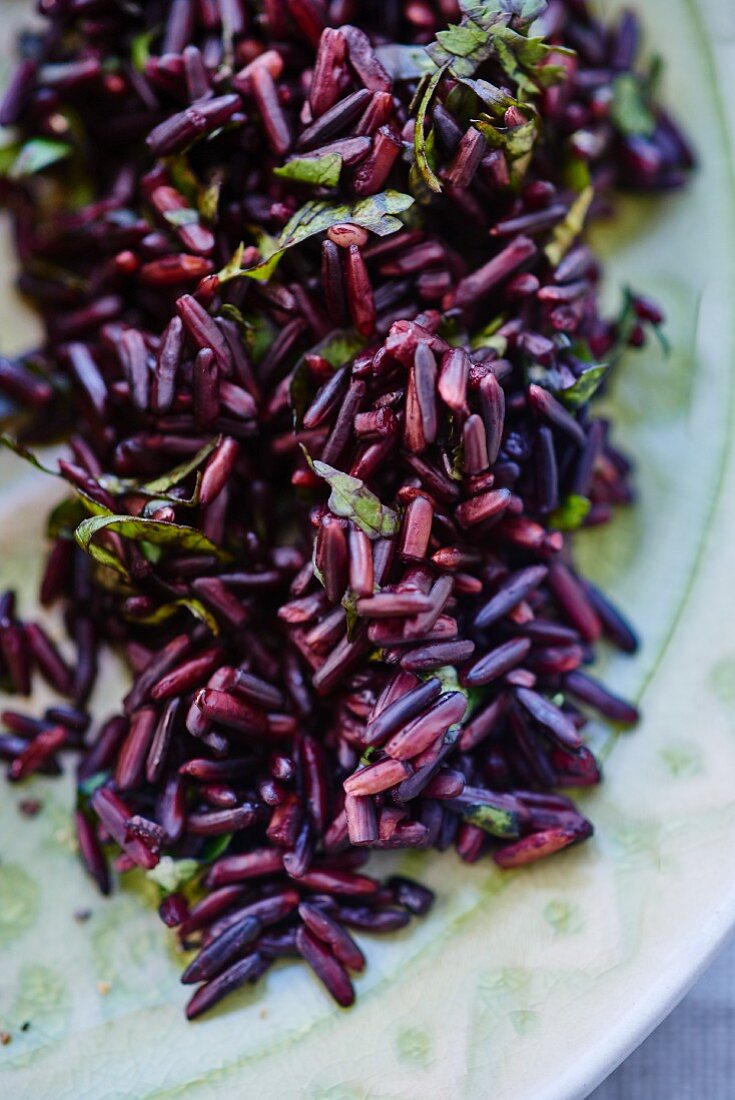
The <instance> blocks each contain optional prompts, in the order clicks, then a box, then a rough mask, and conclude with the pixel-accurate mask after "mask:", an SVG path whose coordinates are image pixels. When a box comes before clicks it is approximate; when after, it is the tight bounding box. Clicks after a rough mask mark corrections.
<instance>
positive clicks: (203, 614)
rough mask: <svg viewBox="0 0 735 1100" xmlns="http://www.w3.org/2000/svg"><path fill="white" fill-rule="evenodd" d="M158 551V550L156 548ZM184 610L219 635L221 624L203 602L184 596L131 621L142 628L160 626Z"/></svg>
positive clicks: (133, 617)
mask: <svg viewBox="0 0 735 1100" xmlns="http://www.w3.org/2000/svg"><path fill="white" fill-rule="evenodd" d="M156 549H158V548H157V547H156ZM183 609H185V610H186V611H190V612H191V614H192V615H193V616H194V618H195V619H199V621H200V622H202V623H204V624H205V626H206V627H207V628H208V629H209V630H210V632H211V633H212V634H219V632H220V629H219V623H218V622H217V620H216V619H215V617H214V615H212V613H211V612H210V611H208V610H207V608H206V607H205V606H204V604H203V603H202V601H201V600H197V599H195V598H193V597H191V598H190V597H188V596H184V597H182V598H181V599H180V600H173V601H172V602H171V603H165V604H162V605H161V606H160V607H157V608H156V610H155V611H153V612H151V614H150V615H144V616H143V617H142V618H141V617H140V616H139V615H135V616H130V620H131V622H134V623H139V624H140V625H141V626H159V625H160V624H161V623H166V622H168V620H169V619H172V618H173V617H174V615H177V614H178V613H179V611H181V610H183Z"/></svg>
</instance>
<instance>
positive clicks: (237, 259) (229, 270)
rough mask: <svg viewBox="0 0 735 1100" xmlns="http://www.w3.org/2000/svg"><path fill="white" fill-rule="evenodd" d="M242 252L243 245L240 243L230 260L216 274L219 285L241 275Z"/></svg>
mask: <svg viewBox="0 0 735 1100" xmlns="http://www.w3.org/2000/svg"><path fill="white" fill-rule="evenodd" d="M244 252H245V245H244V244H243V242H242V241H241V242H240V244H239V245H238V246H237V248H236V249H235V251H234V252H233V254H232V258H231V259H230V260H228V262H227V263H226V264H225V266H224V267H222V268H220V270H219V271H218V272H217V278H218V279H219V281H220V283H226V282H229V280H230V279H237V278H238V277H239V276H240V275H242V257H243V254H244Z"/></svg>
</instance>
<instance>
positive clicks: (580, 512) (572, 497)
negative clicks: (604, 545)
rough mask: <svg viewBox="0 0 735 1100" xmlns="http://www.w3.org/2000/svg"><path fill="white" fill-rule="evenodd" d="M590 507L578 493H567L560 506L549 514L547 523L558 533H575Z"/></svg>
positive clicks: (586, 500)
mask: <svg viewBox="0 0 735 1100" xmlns="http://www.w3.org/2000/svg"><path fill="white" fill-rule="evenodd" d="M591 507H592V504H591V502H590V501H589V500H588V499H587V497H583V496H580V495H579V494H578V493H569V494H568V495H567V496H566V497H564V500H563V501H562V503H561V505H560V506H559V507H558V508H557V509H556V510H555V511H553V512H552V513H551V515H550V516H549V521H550V523H551V525H552V527H556V528H557V529H558V530H559V531H576V530H577V528H578V527H581V526H582V524H583V523H584V521H585V519H586V518H587V513H588V512H589V510H590V508H591Z"/></svg>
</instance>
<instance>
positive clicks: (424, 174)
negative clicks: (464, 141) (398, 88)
mask: <svg viewBox="0 0 735 1100" xmlns="http://www.w3.org/2000/svg"><path fill="white" fill-rule="evenodd" d="M445 69H446V65H443V66H442V67H441V68H439V69H437V71H436V72H435V73H434V74H433V76H431V77H430V78H429V79H428V80H427V81H426V86H425V87H424V89H423V91H422V92H421V95H420V97H419V99H418V102H417V105H416V125H415V128H414V134H413V149H414V155H415V157H416V162H415V163H416V169H417V171H418V173H419V175H420V177H421V179H422V181H423V182H424V184H425V185H426V186H427V187H428V188H429V190H430V191H434V192H435V193H436V194H438V193H439V192H440V191H441V190H442V182H441V180H440V179H439V177H438V176H437V174H436V172H435V171H434V168H433V166H432V164H431V161H430V160H429V149H428V145H427V134H426V115H427V112H428V110H429V105H430V103H431V100H432V97H433V95H434V92H435V91H436V89H437V85H438V84H439V81H440V80H441V78H442V77H443V76H444V72H445ZM433 151H434V146H433V145H432V147H431V152H432V153H433Z"/></svg>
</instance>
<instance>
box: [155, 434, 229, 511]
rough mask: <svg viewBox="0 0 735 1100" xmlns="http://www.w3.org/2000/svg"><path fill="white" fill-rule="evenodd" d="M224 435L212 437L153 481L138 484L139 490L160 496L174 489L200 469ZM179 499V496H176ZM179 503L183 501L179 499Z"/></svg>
mask: <svg viewBox="0 0 735 1100" xmlns="http://www.w3.org/2000/svg"><path fill="white" fill-rule="evenodd" d="M221 438H222V437H221V436H218V437H217V438H216V439H210V441H209V443H205V444H204V446H203V447H200V448H199V450H198V451H197V453H196V454H195V455H193V456H192V457H191V458H189V459H187V460H186V462H182V463H180V465H178V466H174V468H173V470H169V471H168V473H166V474H161V475H160V477H155V478H153V479H152V480H151V481H144V482H143V483H142V484H139V485H138V484H136V489H137V491H138V492H141V493H145V494H146V495H147V494H151V495H154V496H158V495H159V494H161V493H166V492H168V490H169V489H173V487H174V486H175V485H180V484H181V482H182V481H185V480H186V478H187V477H188V476H189V475H190V474H193V473H194V471H195V470H198V469H199V467H200V466H201V465H203V463H204V462H206V460H207V459H208V458H209V456H210V455H211V454H212V451H214V450H215V449H216V447H217V445H218V443H219V442H220V439H221ZM174 499H175V500H177V501H178V498H174ZM178 503H182V502H180V501H178Z"/></svg>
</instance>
